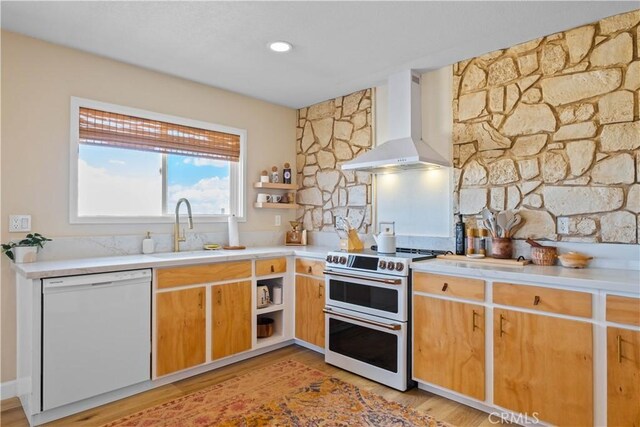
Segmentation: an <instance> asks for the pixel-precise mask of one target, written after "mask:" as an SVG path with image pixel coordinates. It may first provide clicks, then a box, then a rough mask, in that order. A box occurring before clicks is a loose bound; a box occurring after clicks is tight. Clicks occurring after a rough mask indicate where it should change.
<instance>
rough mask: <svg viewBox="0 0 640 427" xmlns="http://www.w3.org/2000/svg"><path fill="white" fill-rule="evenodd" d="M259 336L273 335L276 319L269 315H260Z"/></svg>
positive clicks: (258, 321)
mask: <svg viewBox="0 0 640 427" xmlns="http://www.w3.org/2000/svg"><path fill="white" fill-rule="evenodd" d="M256 323H257V335H258V338H267V337H270V336H271V335H273V329H274V320H273V319H271V318H269V317H258V319H257V322H256Z"/></svg>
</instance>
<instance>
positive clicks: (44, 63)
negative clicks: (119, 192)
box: [0, 31, 296, 382]
mask: <svg viewBox="0 0 640 427" xmlns="http://www.w3.org/2000/svg"><path fill="white" fill-rule="evenodd" d="M1 42H2V128H1V129H2V154H1V162H2V163H1V170H2V188H1V189H2V195H1V203H2V209H1V215H0V223H1V224H2V230H3V231H2V241H3V242H5V241H8V240H9V239H10V238H15V237H20V236H21V235H19V234H9V233H7V230H6V227H5V224H6V223H7V221H8V215H9V214H11V213H14V214H16V213H19V214H31V215H32V221H33V223H32V229H33V230H35V231H38V232H42V233H43V234H45V235H47V236H48V237H53V238H55V237H57V236H80V235H118V234H133V233H143V232H144V231H146V230H148V229H149V230H151V231H154V232H162V233H169V232H171V226H170V225H169V224H155V225H152V226H149V225H71V224H69V219H68V218H69V214H68V203H69V191H68V187H69V182H68V179H69V98H70V97H71V96H78V97H83V98H89V99H94V100H99V101H104V102H110V103H114V104H120V105H126V106H130V107H135V108H141V109H145V110H150V111H155V112H159V113H164V114H171V115H176V116H183V117H188V118H192V119H196V120H203V121H208V122H213V123H218V124H222V125H227V126H232V127H236V128H242V129H246V130H247V134H248V152H249V155H248V161H247V171H248V172H247V180H248V181H249V183H251V182H253V181H255V180H257V176H258V174H259V171H261V170H262V169H265V168H266V167H267V166H271V165H272V164H275V165H279V166H281V165H282V164H283V163H284V162H285V161H288V162H290V163H291V164H294V159H295V154H296V153H295V128H296V125H295V123H296V111H295V110H293V109H289V108H285V107H281V106H277V105H273V104H270V103H268V102H264V101H260V100H256V99H253V98H249V97H246V96H242V95H238V94H235V93H231V92H227V91H224V90H221V89H216V88H213V87H210V86H205V85H201V84H197V83H194V82H190V81H187V80H183V79H179V78H176V77H171V76H168V75H165V74H160V73H156V72H153V71H149V70H145V69H142V68H139V67H135V66H131V65H127V64H124V63H121V62H117V61H113V60H110V59H106V58H102V57H98V56H95V55H91V54H88V53H83V52H80V51H77V50H73V49H68V48H64V47H60V46H57V45H53V44H49V43H45V42H42V41H38V40H35V39H32V38H28V37H24V36H20V35H17V34H14V33H9V32H5V31H3V32H2V40H1ZM254 198H255V191H254V189H253V188H252V187H251V188H249V189H248V192H247V202H248V208H247V222H246V223H244V224H241V225H240V229H241V231H249V230H251V231H278V230H284V229H285V228H286V225H287V224H288V220H290V219H293V218H294V216H295V215H294V213H293V212H284V211H283V212H277V214H280V215H282V220H283V221H282V224H283V226H282V227H280V228H277V227H274V226H273V224H274V215H275V214H276V212H274V211H268V210H264V211H259V210H255V209H254V208H253V207H252V202H253V199H254ZM225 229H226V224H196V230H197V231H201V232H205V231H219V230H225ZM1 266H2V288H1V291H2V300H1V303H2V304H1V311H2V313H1V316H2V319H1V320H2V327H1V333H2V340H1V344H2V359H1V365H0V368H1V370H2V372H1V381H3V382H4V381H9V380H12V379H14V378H15V342H16V337H15V303H14V301H15V284H14V279H13V277H12V274H11V271H10V265H9V263H8V262H7V260H6V257H2V265H1Z"/></svg>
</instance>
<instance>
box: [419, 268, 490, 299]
mask: <svg viewBox="0 0 640 427" xmlns="http://www.w3.org/2000/svg"><path fill="white" fill-rule="evenodd" d="M413 290H414V291H417V292H428V293H431V294H436V295H447V296H450V297H458V298H466V299H472V300H477V301H484V280H480V279H469V278H466V277H456V276H446V275H442V274H432V273H420V272H416V273H413Z"/></svg>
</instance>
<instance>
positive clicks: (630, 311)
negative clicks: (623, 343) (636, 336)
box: [607, 295, 640, 326]
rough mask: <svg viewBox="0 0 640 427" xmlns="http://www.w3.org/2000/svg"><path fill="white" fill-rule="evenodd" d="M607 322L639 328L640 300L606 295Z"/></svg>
mask: <svg viewBox="0 0 640 427" xmlns="http://www.w3.org/2000/svg"><path fill="white" fill-rule="evenodd" d="M607 320H608V321H609V322H618V323H627V324H629V325H636V326H640V298H633V297H621V296H618V295H607Z"/></svg>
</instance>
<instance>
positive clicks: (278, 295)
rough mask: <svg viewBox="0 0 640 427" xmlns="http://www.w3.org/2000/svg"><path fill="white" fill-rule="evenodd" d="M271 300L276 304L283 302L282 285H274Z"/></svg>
mask: <svg viewBox="0 0 640 427" xmlns="http://www.w3.org/2000/svg"><path fill="white" fill-rule="evenodd" d="M271 302H273V303H274V304H282V286H274V287H273V295H272V298H271Z"/></svg>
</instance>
